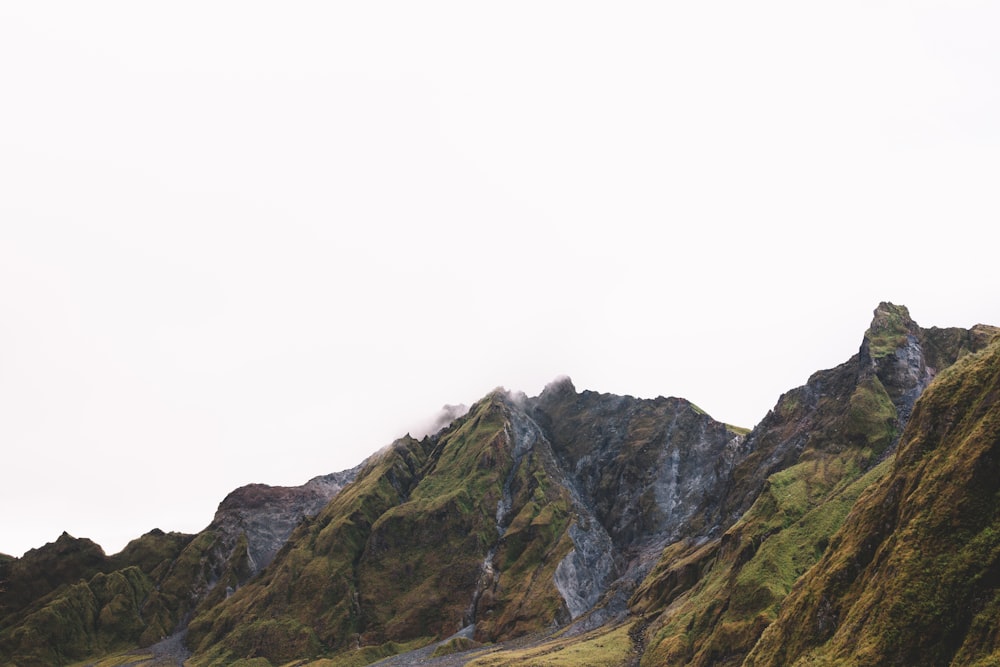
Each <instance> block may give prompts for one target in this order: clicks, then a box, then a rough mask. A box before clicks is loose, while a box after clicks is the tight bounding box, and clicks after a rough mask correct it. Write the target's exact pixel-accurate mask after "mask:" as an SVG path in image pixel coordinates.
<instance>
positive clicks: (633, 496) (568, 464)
mask: <svg viewBox="0 0 1000 667" xmlns="http://www.w3.org/2000/svg"><path fill="white" fill-rule="evenodd" d="M522 405H523V408H524V411H525V413H526V414H527V415H529V416H530V421H531V423H532V424H534V425H536V426H535V428H537V429H538V430H539V432H540V433H539V436H537V437H536V441H537V442H536V444H535V445H534V446H535V447H536V449H538V448H544V449H545V450H546V451H547V453H548V456H550V457H551V466H550V467H551V468H552V469H553V471H554V472H553V473H552V474H554V475H556V477H557V478H558V479H559V480H560V483H561V484H562V485H563V486H564V487H565V488H567V489H569V490H570V492H571V495H572V497H573V512H574V514H575V515H576V517H577V519H576V521H575V523H574V524H573V525H572V526H571V527H570V529H569V535H570V538H571V539H572V541H573V550H572V551H570V552H569V554H568V555H567V556H566V557H565V558H564V559H563V560H562V561H561V562H560V563H559V565H558V567H557V568H556V573H555V582H554V583H555V585H556V587H557V589H558V590H559V593H560V595H561V596H562V597H563V600H564V601H565V604H566V608H567V610H568V612H569V615H570V617H571V619H573V620H574V621H577V619H580V621H579V622H578V623H576V624H574V627H576V626H577V625H579V626H580V627H579V628H578V629H579V630H585V629H587V628H589V627H592V626H596V625H599V624H600V623H602V622H605V621H607V620H610V619H611V618H614V617H620V616H623V615H624V614H625V613H626V611H627V601H628V598H629V595H630V593H631V591H632V590H634V588H635V586H636V585H637V582H638V581H640V580H641V579H642V577H643V576H644V575H645V573H647V572H648V570H649V568H650V567H652V565H653V564H654V563H655V561H656V559H657V557H658V556H659V553H660V550H661V549H662V548H663V546H665V545H666V544H669V543H671V542H673V541H675V540H677V539H679V538H680V537H683V536H688V535H691V534H698V533H700V532H703V531H705V530H706V529H707V528H708V526H706V521H711V520H714V519H715V518H716V517H717V515H718V513H719V512H718V510H717V506H718V502H719V498H721V496H722V495H723V491H724V489H725V487H726V486H727V485H728V484H729V483H730V477H731V474H732V470H733V468H734V466H735V465H736V464H737V463H738V462H739V461H740V460H742V457H743V454H744V449H743V447H742V443H743V436H741V435H739V434H738V433H736V432H735V431H733V430H731V429H729V428H728V427H726V425H725V424H722V423H720V422H716V421H715V420H713V419H712V418H711V417H709V416H708V415H706V414H704V413H703V412H701V411H700V410H698V409H697V408H696V407H695V406H694V405H692V404H691V403H689V402H688V401H685V400H682V399H677V398H662V397H661V398H657V399H653V400H640V399H635V398H632V397H630V396H613V395H608V394H597V393H594V392H583V393H577V392H576V389H575V388H574V387H573V385H572V383H571V382H570V381H569V380H568V379H562V380H560V381H558V382H556V383H553V384H552V385H549V386H548V387H547V388H546V389H545V391H544V392H543V393H542V395H541V396H538V397H537V398H532V399H526V400H524V401H522ZM584 616H587V618H586V619H583V618H582V617H584ZM581 623H582V625H581Z"/></svg>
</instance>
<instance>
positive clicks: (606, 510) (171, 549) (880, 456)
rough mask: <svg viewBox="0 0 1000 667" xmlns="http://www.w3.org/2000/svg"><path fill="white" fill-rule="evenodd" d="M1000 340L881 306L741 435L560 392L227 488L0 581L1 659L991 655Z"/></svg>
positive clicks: (630, 404) (671, 408)
mask: <svg viewBox="0 0 1000 667" xmlns="http://www.w3.org/2000/svg"><path fill="white" fill-rule="evenodd" d="M998 333H1000V330H998V329H996V328H994V327H987V326H983V325H977V326H976V327H973V328H972V329H970V330H965V329H937V328H930V329H925V328H922V327H920V326H918V325H917V324H916V323H915V322H914V321H913V320H912V319H911V318H910V316H909V313H908V312H907V310H906V309H905V308H903V307H901V306H895V305H892V304H888V303H883V304H880V305H879V307H878V308H877V309H876V310H875V314H874V318H873V321H872V324H871V326H870V327H869V329H868V331H867V332H865V334H864V336H863V338H862V343H861V346H860V349H859V351H858V353H857V354H856V355H854V356H853V357H852V358H851V359H849V360H847V361H846V362H845V363H843V364H841V365H840V366H837V367H836V368H833V369H829V370H824V371H819V372H817V373H815V374H814V375H813V376H812V377H810V378H809V380H808V381H807V383H806V384H805V385H803V386H802V387H798V388H795V389H792V390H790V391H788V392H786V393H785V394H783V395H782V396H781V397H780V398H779V399H778V401H777V404H776V405H775V407H774V408H773V409H772V410H771V411H770V412H769V413H768V414H767V415H766V416H765V417H764V418H763V419H762V420H761V422H760V423H759V424H758V425H757V426H756V427H755V428H754V429H753V430H752V431H746V430H745V429H739V428H736V427H733V426H729V425H727V424H724V423H721V422H718V421H715V420H714V419H712V418H711V417H710V416H709V415H707V414H705V413H704V412H703V411H702V410H700V409H699V408H698V407H697V406H695V405H693V404H692V403H690V402H688V401H685V400H683V399H680V398H663V397H660V398H656V399H637V398H633V397H630V396H614V395H609V394H600V393H596V392H591V391H584V392H578V391H577V390H576V388H575V387H574V386H573V384H572V382H571V381H569V380H568V379H566V378H563V379H560V380H557V381H555V382H553V383H552V384H550V385H549V386H548V387H546V388H545V390H544V391H543V392H542V393H541V395H539V396H537V397H530V398H529V397H526V396H524V395H522V394H517V393H511V392H508V391H505V390H501V389H498V390H496V391H494V392H492V393H491V394H489V395H488V396H486V397H484V398H483V399H482V400H481V401H479V402H478V403H476V404H475V405H473V406H472V407H471V408H470V409H469V410H468V412H467V413H465V414H462V415H460V416H457V417H456V418H455V419H454V420H453V421H451V423H450V424H447V425H445V426H444V427H443V428H442V429H441V430H439V431H437V432H436V433H433V434H430V435H427V436H424V437H421V438H420V439H417V438H413V437H410V436H406V437H403V438H400V439H399V440H397V441H396V442H394V443H392V444H391V445H390V446H388V447H386V448H385V449H384V450H382V451H381V452H379V453H377V454H375V455H373V456H372V457H370V458H369V459H368V460H367V461H365V462H364V463H362V464H361V465H360V466H358V467H357V468H355V469H353V470H350V471H345V472H344V473H337V474H334V475H328V476H326V477H322V478H316V479H314V480H311V481H310V482H309V483H307V484H306V485H304V486H302V487H294V488H277V487H267V486H264V485H250V486H247V487H243V488H241V489H238V490H236V491H234V492H233V493H232V494H230V495H229V496H228V497H227V498H226V499H225V500H224V501H223V502H222V503H221V504H220V507H219V511H218V512H217V513H216V517H215V519H214V520H213V521H212V523H211V524H210V525H209V526H208V527H207V528H206V529H205V530H204V531H202V532H201V533H199V534H198V535H193V536H192V535H180V534H173V533H170V534H167V533H163V532H161V531H153V532H151V533H148V534H147V535H144V536H143V537H141V538H139V539H137V540H135V541H134V542H133V543H131V544H130V545H129V546H128V547H126V549H125V550H124V551H123V552H122V553H120V554H116V555H114V556H106V555H104V553H103V551H101V550H100V548H99V547H97V545H94V544H93V543H91V542H89V541H87V540H77V539H75V538H71V537H70V536H68V535H63V536H62V537H61V538H60V539H59V540H57V541H56V543H54V544H50V545H46V546H45V547H42V548H41V549H37V550H33V551H31V552H28V553H27V554H25V556H24V557H23V558H21V559H13V558H10V557H2V558H0V582H2V588H0V664H4V665H6V664H16V665H21V666H25V665H41V664H70V663H73V662H75V661H80V660H86V659H90V658H97V657H100V656H107V655H111V654H115V653H116V652H120V651H125V650H128V649H134V648H136V647H138V646H149V645H151V644H154V643H155V642H157V641H159V640H160V639H162V638H164V637H167V636H168V635H172V636H173V638H174V641H177V640H179V639H183V640H184V641H186V645H187V647H188V649H189V650H190V651H191V655H190V658H189V659H188V661H187V663H185V664H190V665H229V664H244V665H255V666H257V665H260V666H263V665H282V664H306V663H309V664H315V665H324V666H327V667H329V666H331V665H362V664H369V663H371V662H374V661H377V660H380V659H383V658H385V659H387V660H386V664H387V665H392V664H401V665H402V664H412V663H413V662H414V661H417V660H420V661H422V662H421V664H441V665H445V664H448V665H451V664H462V663H463V662H465V661H468V663H469V664H477V665H482V666H485V665H508V664H509V665H515V664H549V665H558V664H608V665H617V664H631V665H639V664H641V665H669V664H677V665H682V664H698V665H729V664H731V665H738V664H744V663H745V664H755V665H756V664H790V663H789V661H790V660H801V661H802V664H806V663H808V664H813V662H810V661H818V662H817V664H826V662H831V661H833V662H836V661H838V660H842V659H844V660H854V661H856V664H869V663H866V662H864V660H861V659H859V658H858V657H857V656H858V655H861V654H860V653H854V654H852V653H851V652H850V651H852V650H856V649H857V647H856V646H853V645H852V641H853V639H852V638H853V637H856V636H859V634H860V635H863V634H864V632H865V631H866V630H868V629H869V628H868V624H869V623H870V621H868V620H867V619H871V618H885V619H890V620H891V619H906V620H905V621H898V622H897V623H896V624H895V625H893V624H892V623H890V622H889V621H886V623H885V624H884V625H873V626H872V627H871V628H870V631H871V639H869V640H868V641H867V643H865V644H864V646H865V647H868V650H869V652H868V653H866V654H864V655H865V656H867V657H866V658H865V659H869V658H871V656H876V657H877V656H879V655H885V656H889V655H892V656H897V655H898V660H899V661H898V664H947V660H945V661H944V662H941V660H944V659H945V658H947V659H948V660H951V659H952V657H953V656H968V657H969V658H970V659H972V658H974V659H977V660H978V659H987V658H989V656H991V655H992V653H991V652H992V646H993V644H992V636H993V635H992V631H991V630H990V628H991V627H996V620H997V618H998V616H997V614H996V613H995V611H996V609H998V608H1000V607H998V604H997V603H996V602H995V600H994V599H993V597H992V596H993V588H992V587H993V583H992V582H993V580H994V579H995V576H994V574H993V569H992V568H993V567H994V566H993V565H992V560H991V554H992V553H993V551H994V548H993V547H994V542H993V541H992V540H993V538H992V533H991V532H990V531H991V530H992V529H993V525H992V522H993V517H994V516H995V515H996V500H995V494H994V495H990V494H991V493H994V491H995V489H994V486H995V484H994V483H993V481H992V480H993V479H994V478H993V477H990V474H991V471H993V468H991V467H990V466H991V465H994V466H995V465H996V462H995V461H994V458H995V457H994V455H993V453H992V449H991V445H995V444H996V442H997V437H996V433H995V432H994V431H993V430H991V429H993V428H994V427H995V420H996V417H995V415H996V411H995V410H994V409H993V401H995V399H996V395H997V394H996V389H995V386H994V384H991V383H992V382H993V380H991V379H990V378H991V377H993V378H995V376H996V370H997V369H998V368H1000V366H998V364H997V361H996V360H997V356H998V354H1000V352H998V351H997V350H998V346H1000V342H998V343H996V344H992V343H991V341H992V340H993V339H994V338H995V337H996V335H997V334H998ZM991 369H992V371H991ZM990 372H993V376H990ZM457 414H458V413H456V415H457ZM931 434H937V435H933V436H932V435H931ZM913 443H922V444H917V445H915V444H913ZM976 443H978V444H976ZM977 447H978V448H977ZM897 448H898V452H899V453H898V455H897V453H896V452H897ZM963 448H964V449H963ZM934 452H940V453H939V454H934ZM948 452H952V453H951V454H949V453H948ZM959 452H961V454H960V455H956V454H957V453H959ZM977 462H978V463H977ZM994 477H995V476H994ZM900 480H903V481H900ZM991 484H993V486H991ZM883 488H890V489H894V490H892V491H885V492H884V493H883V492H882V491H880V490H881V489H883ZM904 489H905V490H907V491H906V492H905V493H904V492H903V490H904ZM944 489H947V490H948V493H946V494H944V493H943V490H944ZM880 493H882V495H879V494H880ZM943 496H947V498H948V499H949V500H948V501H947V502H945V501H943V500H940V498H942V497H943ZM914 522H916V523H914ZM945 525H947V526H952V527H954V529H955V531H956V533H955V535H952V536H951V538H952V541H951V542H949V541H948V540H947V539H944V537H945V536H946V534H947V533H946V531H945V530H944V526H945ZM929 526H933V527H934V528H935V529H936V530H938V531H939V532H938V533H934V534H933V535H929V534H928V533H927V528H928V527H929ZM900 530H902V531H904V533H905V534H903V533H898V531H900ZM873 531H874V532H873ZM922 539H923V540H928V541H926V542H922V541H921V540H922ZM950 547H954V549H953V550H950ZM883 553H884V554H885V555H884V557H881V558H879V557H878V556H877V555H878V554H883ZM873 554H874V555H873ZM919 554H925V555H926V556H919V557H918V555H919ZM956 554H957V555H956ZM952 556H954V557H952ZM866 558H867V560H866ZM887 568H888V569H887ZM845 572H846V574H845ZM901 572H903V573H904V574H903V575H900V573H901ZM906 573H909V574H906ZM927 573H933V574H934V581H935V582H949V586H947V589H946V590H944V591H942V590H941V587H940V586H938V587H936V588H935V587H933V586H931V584H930V583H928V581H927V579H926V577H927ZM907 577H909V578H907ZM906 582H909V583H906ZM962 582H965V583H964V584H963V583H962ZM879 585H881V586H882V587H883V588H882V589H878V588H877V587H878V586H879ZM929 586H930V588H931V589H932V590H927V588H928V587H929ZM894 587H895V588H894ZM897 589H899V590H897ZM876 590H878V591H879V593H878V594H877V595H876V594H875V593H874V591H876ZM949 596H951V597H949ZM883 603H884V604H889V605H890V607H887V608H886V609H882V610H880V609H879V604H883ZM891 605H896V606H895V607H892V606H891ZM900 605H902V608H903V611H909V612H910V614H911V615H910V616H906V615H903V616H900V609H901V607H900ZM907 605H909V606H907ZM925 607H926V608H925ZM790 610H794V611H790ZM879 614H882V615H881V616H880V615H879ZM963 614H964V615H963ZM946 616H947V617H948V618H949V619H950V620H949V622H948V623H944V619H945V617H946ZM801 619H809V623H813V624H814V625H816V627H820V626H821V630H820V631H814V630H813V629H812V627H813V626H810V625H809V624H808V623H805V624H803V623H802V622H801ZM921 622H923V623H924V625H923V626H921V625H920V623H921ZM817 624H818V625H817ZM991 624H992V625H991ZM902 626H905V628H903V627H902ZM911 626H912V627H913V628H914V629H913V630H912V631H909V632H910V634H907V630H906V628H910V627H911ZM921 628H923V629H921ZM889 630H892V632H895V633H896V634H895V635H893V636H896V637H898V641H897V643H896V644H892V643H891V642H890V643H888V644H887V643H886V641H887V640H885V641H882V643H879V641H878V640H879V639H880V638H881V639H882V640H884V638H885V637H886V636H887V635H885V634H884V633H885V632H888V631H889ZM932 630H933V631H932ZM935 632H936V634H935ZM177 633H179V634H177ZM917 635H919V636H917ZM890 644H891V645H890ZM910 644H913V645H914V646H917V647H919V649H917V648H914V649H911V650H909V652H906V651H903V650H902V649H899V646H903V645H910ZM893 647H895V648H893ZM955 647H957V648H955ZM893 650H896V651H897V653H892V651H893ZM459 653H460V654H461V655H454V654H459ZM143 655H148V654H143ZM391 656H397V657H395V658H393V657H391ZM845 656H846V657H845ZM915 656H916V658H920V656H930V657H925V658H924V660H923V661H922V662H921V660H920V659H917V660H914V657H915ZM963 659H964V658H963ZM115 660H119V659H117V658H116V659H115ZM120 660H122V661H124V660H125V659H124V658H122V659H120ZM823 661H826V662H823ZM907 661H909V662H907ZM116 664H117V663H116ZM871 664H874V663H871ZM955 664H959V663H955ZM963 664H964V663H963ZM983 664H986V663H983Z"/></svg>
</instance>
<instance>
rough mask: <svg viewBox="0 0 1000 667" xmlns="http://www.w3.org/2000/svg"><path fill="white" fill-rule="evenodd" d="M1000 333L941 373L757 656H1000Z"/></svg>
mask: <svg viewBox="0 0 1000 667" xmlns="http://www.w3.org/2000/svg"><path fill="white" fill-rule="evenodd" d="M998 497H1000V343H996V344H993V345H991V346H990V347H988V348H987V349H985V350H983V351H982V352H980V353H978V354H974V355H969V356H967V357H965V358H964V359H962V360H961V361H960V362H958V363H957V364H955V366H953V367H952V368H950V369H948V370H947V371H946V372H944V373H942V374H941V376H940V377H939V378H938V380H937V381H936V382H934V383H933V384H932V385H931V387H929V388H928V390H927V391H926V392H925V393H924V395H923V396H922V397H921V399H920V401H919V402H918V404H917V407H916V409H915V410H914V412H913V416H912V418H911V420H910V424H909V428H907V430H906V432H905V434H904V437H903V440H902V442H901V444H900V447H899V453H898V455H897V456H896V458H895V461H893V462H892V465H891V466H890V468H889V470H887V471H886V473H885V474H884V475H883V476H882V478H881V480H880V481H879V482H878V483H877V484H873V485H872V486H871V487H870V488H869V489H868V490H867V491H866V493H865V494H864V495H862V496H861V497H860V499H859V500H858V502H857V503H856V504H855V505H854V507H853V509H852V510H851V512H850V515H849V516H848V517H847V519H846V521H845V522H844V525H843V527H842V529H841V530H840V531H838V532H837V534H836V535H834V536H833V538H832V539H831V541H830V545H829V548H828V549H827V550H826V551H825V553H824V554H823V556H822V558H821V559H820V561H819V563H818V564H817V565H816V567H814V568H813V569H811V570H810V571H809V572H808V573H807V574H806V575H805V576H804V577H802V578H801V580H800V581H798V582H797V583H796V585H795V587H794V589H793V590H792V592H791V593H790V594H789V598H788V600H787V602H786V604H785V606H784V607H783V608H782V610H781V614H780V615H779V617H778V619H777V620H776V621H775V623H774V625H773V626H772V627H771V628H769V629H768V631H767V632H765V633H764V636H763V637H762V638H761V641H760V642H759V644H758V645H757V647H756V648H755V649H754V651H753V653H752V654H751V656H750V659H749V660H748V664H750V665H755V666H756V665H790V664H796V665H805V664H810V665H813V664H834V663H836V664H853V665H993V664H997V662H998V661H1000V636H998V634H997V627H998V624H997V623H998V620H1000V504H998Z"/></svg>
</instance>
